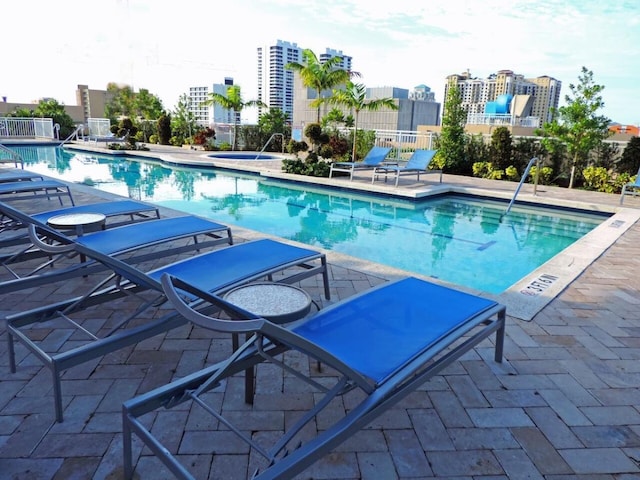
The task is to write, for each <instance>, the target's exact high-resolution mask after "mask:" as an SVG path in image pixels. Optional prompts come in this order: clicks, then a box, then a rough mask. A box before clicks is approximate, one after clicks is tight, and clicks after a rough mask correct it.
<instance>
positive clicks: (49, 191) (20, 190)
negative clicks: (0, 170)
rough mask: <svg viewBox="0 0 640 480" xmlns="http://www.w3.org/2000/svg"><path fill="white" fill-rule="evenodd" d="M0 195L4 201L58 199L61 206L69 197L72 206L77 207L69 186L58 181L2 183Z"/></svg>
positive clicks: (0, 184) (0, 183)
mask: <svg viewBox="0 0 640 480" xmlns="http://www.w3.org/2000/svg"><path fill="white" fill-rule="evenodd" d="M0 195H1V196H2V200H3V201H8V200H33V199H34V198H48V199H51V198H57V199H58V200H59V202H60V205H63V202H62V198H63V197H68V198H69V201H70V202H71V205H75V202H74V201H73V196H72V195H71V190H70V188H69V185H67V184H66V183H62V182H59V181H57V180H32V181H15V182H0Z"/></svg>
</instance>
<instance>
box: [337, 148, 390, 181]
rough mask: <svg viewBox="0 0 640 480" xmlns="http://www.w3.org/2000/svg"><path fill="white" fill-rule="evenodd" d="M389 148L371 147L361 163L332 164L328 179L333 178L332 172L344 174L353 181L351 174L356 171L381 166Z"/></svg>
mask: <svg viewBox="0 0 640 480" xmlns="http://www.w3.org/2000/svg"><path fill="white" fill-rule="evenodd" d="M390 151H391V147H373V148H372V149H371V150H369V152H368V153H367V155H366V156H365V157H364V158H363V159H362V161H361V162H334V163H332V164H331V167H330V169H329V178H331V177H332V176H333V172H346V173H348V174H349V180H353V173H354V172H355V171H356V170H371V169H373V168H375V167H376V166H378V165H380V164H382V162H384V160H385V158H387V155H389V152H390Z"/></svg>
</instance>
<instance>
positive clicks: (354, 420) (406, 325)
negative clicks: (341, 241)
mask: <svg viewBox="0 0 640 480" xmlns="http://www.w3.org/2000/svg"><path fill="white" fill-rule="evenodd" d="M162 285H163V288H164V290H165V293H166V295H167V297H168V298H169V300H170V302H171V303H172V305H173V306H174V308H175V309H176V310H177V312H178V313H179V314H180V315H181V316H183V317H184V318H186V319H188V320H190V321H191V322H193V323H194V324H196V325H200V326H202V327H204V328H208V329H212V330H215V331H221V332H227V333H232V334H233V333H235V334H237V333H247V334H253V336H252V337H251V339H250V340H248V341H247V342H246V343H245V344H244V345H242V346H241V347H240V348H239V349H238V350H236V351H235V352H234V353H233V354H232V355H231V356H230V357H229V358H228V359H227V360H225V361H222V362H220V363H217V364H215V365H212V366H210V367H208V368H205V369H203V370H201V371H198V372H195V373H193V374H191V375H188V376H186V377H184V378H182V379H179V380H176V381H174V382H173V383H170V384H168V385H165V386H163V387H160V388H157V389H156V390H153V391H151V392H148V393H146V394H143V395H141V396H139V397H137V398H134V399H132V400H129V401H127V402H125V403H124V405H123V437H124V438H123V440H124V441H123V448H124V473H125V478H127V479H130V478H132V476H133V452H132V435H133V434H135V435H136V436H137V437H139V438H140V439H141V440H142V441H143V442H144V444H145V445H146V446H147V447H149V448H150V450H151V451H152V452H153V453H154V454H155V455H156V456H158V457H159V459H160V460H161V461H162V462H163V463H164V464H165V465H166V466H167V467H168V469H169V470H170V471H171V472H172V473H173V474H174V475H176V477H178V478H181V479H193V477H192V476H191V474H190V473H189V471H188V469H187V468H186V467H184V466H183V465H181V464H180V463H179V462H178V460H177V459H176V457H175V456H174V455H173V453H175V452H171V451H170V449H169V448H166V447H165V446H163V445H162V443H161V442H160V440H159V439H157V438H155V437H154V436H153V434H152V433H151V431H150V429H149V426H148V422H145V421H144V420H143V419H141V418H140V417H142V416H144V415H145V414H147V413H149V412H152V411H154V410H156V409H160V408H163V409H170V408H173V407H176V406H179V405H181V404H183V403H185V402H191V401H193V402H194V407H193V408H195V404H197V405H199V406H201V407H203V408H204V409H205V410H206V411H207V412H208V413H210V414H211V415H213V416H214V417H215V418H216V420H219V421H220V422H219V424H220V425H223V424H224V427H223V428H224V429H225V430H226V429H230V430H231V431H233V432H234V433H236V434H237V435H238V436H239V437H240V438H241V440H243V441H244V442H246V443H247V444H248V445H249V447H250V448H251V449H252V451H251V453H250V455H253V454H256V456H257V457H258V458H259V456H262V457H264V463H263V467H264V469H263V470H262V471H259V472H257V474H256V476H255V477H252V478H255V479H260V480H265V479H283V478H293V477H294V476H295V475H297V474H299V473H300V472H302V471H303V470H304V469H305V468H307V467H308V466H310V465H311V464H313V463H314V462H315V461H317V460H318V459H320V458H321V457H323V456H324V455H326V454H327V453H329V452H330V451H331V450H332V449H334V448H335V447H337V446H338V445H340V444H341V443H342V442H344V441H345V440H346V439H348V438H349V437H351V436H352V435H353V434H355V433H356V432H358V431H359V430H360V429H362V428H364V427H365V426H366V425H368V424H369V423H370V422H372V421H373V420H375V419H376V418H378V417H379V416H380V415H381V414H382V413H384V412H385V411H386V410H388V409H389V408H391V407H392V406H393V405H395V404H396V403H397V402H399V401H400V400H402V399H403V398H404V397H406V396H407V395H408V394H410V393H411V392H413V391H414V390H415V389H416V388H417V387H419V386H420V385H421V384H423V383H424V382H426V381H427V380H428V379H429V378H431V377H432V376H434V375H436V374H438V373H439V372H440V371H441V370H442V369H443V368H445V367H446V366H448V365H450V364H451V363H452V362H454V361H455V360H457V359H458V358H459V357H460V356H461V355H463V354H464V353H466V352H468V351H469V350H471V349H473V348H474V347H475V346H476V345H478V344H479V343H480V342H481V341H483V340H484V339H486V338H488V337H489V336H491V335H492V334H494V333H495V345H494V359H495V361H496V362H501V361H502V352H503V342H504V333H505V319H506V309H505V307H504V306H502V305H500V304H498V303H496V302H494V301H491V300H488V299H485V298H482V297H478V296H474V295H470V294H466V293H463V292H460V291H457V290H454V289H451V288H447V287H443V286H439V285H436V284H433V283H430V282H426V281H423V280H418V279H416V278H412V277H409V278H404V279H402V280H399V281H396V282H391V283H387V284H383V285H381V286H379V287H376V288H374V289H371V290H368V291H365V292H362V293H361V294H359V295H357V296H355V297H351V298H348V299H346V300H343V301H341V302H339V303H337V304H334V305H332V306H330V307H328V308H326V309H324V310H321V311H320V312H318V313H317V314H315V315H314V316H312V317H308V318H307V319H306V320H302V322H301V323H299V324H296V325H295V326H293V327H291V328H288V329H287V328H284V327H282V326H279V325H275V324H273V323H271V322H269V321H267V320H265V319H263V318H259V317H257V316H255V315H252V314H251V313H249V312H246V311H242V310H240V309H238V308H237V307H234V306H233V305H231V304H229V303H227V302H225V301H224V300H223V299H221V298H219V297H217V296H215V295H210V294H208V293H206V292H202V291H199V290H198V289H197V288H195V287H194V286H193V285H191V284H190V283H189V282H187V281H184V280H183V279H180V278H177V277H172V276H171V275H168V274H167V275H164V276H163V277H162ZM185 294H187V295H188V298H189V299H191V298H193V297H198V298H201V299H202V300H203V302H206V303H203V304H200V305H198V306H197V307H194V305H193V303H191V304H189V301H188V300H187V301H185V299H184V297H185ZM209 306H210V307H211V308H212V309H213V311H214V312H218V311H219V310H220V309H222V310H224V311H226V314H227V315H226V316H225V317H224V318H231V319H232V321H229V320H222V319H220V318H216V317H214V316H212V315H211V314H210V313H208V312H209V311H208V310H205V307H209ZM288 351H294V352H296V353H297V355H293V356H288V357H289V358H295V359H296V361H295V363H293V364H291V363H287V358H283V357H282V354H284V353H286V352H288ZM300 354H301V355H302V356H306V357H307V358H308V360H309V364H313V363H315V361H317V360H319V361H321V363H322V365H323V366H328V367H330V368H331V369H333V370H330V371H334V372H335V382H334V383H331V384H330V382H329V380H330V379H331V377H329V376H323V378H322V380H323V381H322V383H320V382H317V381H315V380H314V379H313V378H311V377H310V376H309V374H308V373H309V372H306V373H304V371H305V369H306V367H307V362H302V361H301V358H300ZM269 361H271V362H273V364H274V365H276V366H279V367H282V368H283V369H284V370H286V371H287V372H289V373H292V374H294V375H295V376H296V377H298V378H299V379H301V380H303V381H305V382H307V383H308V384H310V385H311V386H312V388H313V389H314V391H319V392H322V393H324V397H323V398H318V399H317V401H316V402H315V405H314V406H313V407H312V408H311V409H310V410H309V411H307V412H306V413H304V414H301V415H296V417H297V418H298V419H299V420H297V421H296V422H295V423H293V424H289V422H287V427H288V428H287V430H286V431H285V432H284V434H283V436H282V437H281V438H280V439H278V440H277V441H276V442H275V443H274V444H273V446H272V447H271V448H270V449H269V448H267V447H266V446H265V445H264V443H261V444H258V443H257V442H255V441H254V440H253V438H250V437H249V436H248V435H246V434H245V433H244V432H249V431H253V430H257V428H252V426H251V425H250V424H249V423H248V420H247V418H250V417H251V413H250V412H247V414H246V415H243V426H242V427H236V426H235V425H234V423H233V422H232V421H231V419H230V418H227V417H226V416H225V412H224V411H222V412H221V411H220V409H219V406H218V407H216V406H212V405H210V404H209V403H207V400H208V398H207V396H206V395H205V394H206V392H208V391H209V390H211V389H212V388H215V387H218V386H219V385H220V384H221V382H223V381H224V380H225V379H226V378H228V377H230V376H232V375H234V374H236V373H239V372H242V371H243V370H244V369H246V368H248V367H252V366H253V365H256V364H259V363H261V362H269ZM296 367H299V368H296ZM352 390H358V391H359V394H357V395H352V396H350V403H349V406H348V411H347V413H346V415H345V416H344V417H342V418H337V419H333V423H332V424H331V425H329V426H328V427H327V428H325V427H322V429H321V430H320V429H319V430H320V431H319V433H318V434H317V436H315V437H311V438H310V435H309V433H310V431H313V429H314V428H313V427H312V428H305V426H307V425H308V424H309V423H310V422H311V423H312V422H314V421H315V419H316V417H317V416H319V415H322V412H323V409H324V407H326V406H327V405H328V404H330V402H332V401H333V400H335V399H336V398H337V397H339V396H340V395H342V394H345V393H347V392H350V391H352ZM352 402H356V403H355V404H354V403H352ZM181 408H184V406H182V407H181ZM143 418H144V417H143ZM146 418H148V417H146ZM322 419H323V422H324V423H326V422H328V421H330V420H332V416H331V415H329V416H324V417H322ZM270 433H273V432H270ZM216 449H217V448H216V445H215V443H211V451H212V452H215V451H216ZM243 453H244V454H247V452H245V451H244V450H243ZM212 476H214V477H217V476H216V474H215V473H214V472H212ZM296 478H297V477H296Z"/></svg>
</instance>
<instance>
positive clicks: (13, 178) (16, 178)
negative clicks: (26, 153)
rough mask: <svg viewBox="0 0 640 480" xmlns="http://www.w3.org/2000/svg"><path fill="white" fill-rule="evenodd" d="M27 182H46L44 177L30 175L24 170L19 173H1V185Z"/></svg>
mask: <svg viewBox="0 0 640 480" xmlns="http://www.w3.org/2000/svg"><path fill="white" fill-rule="evenodd" d="M27 180H29V181H31V180H44V177H43V176H42V175H40V174H38V173H30V172H25V171H23V170H21V171H19V172H6V173H0V183H6V182H24V181H27Z"/></svg>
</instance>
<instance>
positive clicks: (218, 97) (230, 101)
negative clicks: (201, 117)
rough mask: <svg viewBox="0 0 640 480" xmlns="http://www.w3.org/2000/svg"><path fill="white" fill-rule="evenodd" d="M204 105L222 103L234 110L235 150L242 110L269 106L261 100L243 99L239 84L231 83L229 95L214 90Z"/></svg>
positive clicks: (228, 89) (222, 105)
mask: <svg viewBox="0 0 640 480" xmlns="http://www.w3.org/2000/svg"><path fill="white" fill-rule="evenodd" d="M202 104H203V105H207V106H211V105H220V106H221V107H222V108H226V109H227V110H231V111H232V112H233V147H232V149H233V150H236V149H237V147H238V123H239V119H240V112H242V110H243V109H244V108H245V107H267V105H266V104H265V103H263V102H261V101H260V100H248V101H246V102H245V101H244V100H242V93H241V90H240V86H239V85H230V86H229V87H228V88H227V95H226V96H224V95H222V94H221V93H216V92H212V93H210V94H209V98H208V99H207V100H205V101H204V102H203V103H202Z"/></svg>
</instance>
